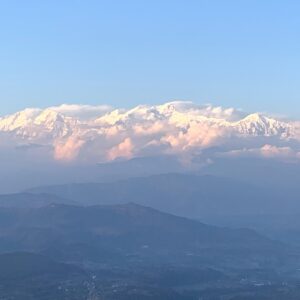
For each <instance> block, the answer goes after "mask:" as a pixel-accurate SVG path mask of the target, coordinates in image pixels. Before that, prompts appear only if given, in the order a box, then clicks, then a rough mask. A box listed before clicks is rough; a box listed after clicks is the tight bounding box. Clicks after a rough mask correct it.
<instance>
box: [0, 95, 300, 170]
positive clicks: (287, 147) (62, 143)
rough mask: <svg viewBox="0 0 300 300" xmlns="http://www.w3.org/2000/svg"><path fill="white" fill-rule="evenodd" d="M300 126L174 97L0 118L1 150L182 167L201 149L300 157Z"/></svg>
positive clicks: (216, 152) (214, 152) (66, 107)
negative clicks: (151, 160)
mask: <svg viewBox="0 0 300 300" xmlns="http://www.w3.org/2000/svg"><path fill="white" fill-rule="evenodd" d="M299 129H300V125H299V123H298V122H295V121H283V120H279V119H276V118H273V117H269V116H266V115H263V114H258V113H255V114H245V113H243V112H241V111H238V110H235V109H232V108H229V109H223V108H221V107H212V106H209V105H205V106H199V105H195V104H193V103H191V102H179V101H177V102H170V103H166V104H163V105H157V106H147V105H143V106H137V107H135V108H133V109H129V110H125V109H116V110H113V109H111V108H110V107H107V106H98V107H97V106H95V107H94V106H87V105H82V106H80V105H62V106H58V107H52V108H47V109H44V110H42V109H25V110H24V111H20V112H17V113H15V114H13V115H9V116H6V117H2V118H1V119H0V133H1V147H2V148H3V147H9V146H13V147H17V148H18V149H19V150H24V149H26V151H28V149H33V151H37V148H38V149H39V150H38V151H39V153H40V152H43V151H44V152H45V153H47V154H48V155H49V156H50V157H52V158H55V159H56V160H68V161H70V160H74V161H84V162H106V161H111V160H115V159H120V158H123V159H124V158H125V159H129V158H133V157H141V156H142V157H145V156H153V155H175V156H179V157H180V159H181V161H182V163H183V164H187V165H188V164H189V163H190V162H191V160H192V157H193V156H197V155H200V154H201V153H202V151H203V150H207V149H211V157H210V158H211V159H212V158H213V157H214V156H224V155H225V156H232V155H234V156H241V155H242V156H243V155H250V156H263V157H281V158H282V157H284V158H289V159H298V156H299V155H298V147H299V145H300V143H299V138H300V134H299V132H300V131H299ZM42 149H43V150H42Z"/></svg>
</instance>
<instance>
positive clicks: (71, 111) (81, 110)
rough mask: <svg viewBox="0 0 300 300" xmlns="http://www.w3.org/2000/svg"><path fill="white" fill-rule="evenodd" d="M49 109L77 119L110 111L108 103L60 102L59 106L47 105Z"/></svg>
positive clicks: (85, 118) (98, 115)
mask: <svg viewBox="0 0 300 300" xmlns="http://www.w3.org/2000/svg"><path fill="white" fill-rule="evenodd" d="M49 109H50V110H53V111H56V112H58V113H61V114H63V115H66V116H70V117H74V118H78V119H83V120H87V119H92V118H97V117H100V116H102V115H104V114H105V113H107V112H110V111H112V107H111V106H109V105H83V104H62V105H59V106H52V107H49Z"/></svg>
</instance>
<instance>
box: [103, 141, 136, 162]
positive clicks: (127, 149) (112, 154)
mask: <svg viewBox="0 0 300 300" xmlns="http://www.w3.org/2000/svg"><path fill="white" fill-rule="evenodd" d="M133 150H134V146H133V143H132V141H131V139H130V138H126V139H125V140H124V141H122V142H121V143H120V144H118V145H117V146H115V147H113V148H111V149H110V150H109V151H108V153H107V158H108V160H115V159H116V158H131V157H132V156H133Z"/></svg>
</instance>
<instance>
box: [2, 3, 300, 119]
mask: <svg viewBox="0 0 300 300" xmlns="http://www.w3.org/2000/svg"><path fill="white" fill-rule="evenodd" d="M299 16H300V1H298V0H294V1H292V0H285V1H283V0H281V1H279V0H263V1H262V0H236V1H231V0H226V1H224V0H220V1H216V0H207V1H202V0H195V1H192V0H181V1H178V0H147V1H146V0H136V1H131V0H126V1H125V0H119V1H116V0H115V1H114V0H106V1H101V0H97V1H92V0H77V1H76V0H70V1H68V0H59V1H57V0H44V1H40V0H36V1H33V0H26V1H21V0H0V41H1V44H0V99H1V106H0V114H2V115H3V114H6V113H10V112H13V111H16V110H19V109H21V108H24V107H28V106H39V107H46V106H50V105H55V104H60V103H86V104H103V103H106V104H111V105H113V106H122V107H130V106H134V105H136V104H140V103H149V104H152V103H153V104H154V103H162V102H166V101H170V100H174V99H182V100H192V101H194V102H196V103H207V102H210V103H212V104H216V105H223V106H234V107H237V108H243V109H245V110H248V111H269V112H274V113H278V114H284V115H290V116H294V117H300V17H299Z"/></svg>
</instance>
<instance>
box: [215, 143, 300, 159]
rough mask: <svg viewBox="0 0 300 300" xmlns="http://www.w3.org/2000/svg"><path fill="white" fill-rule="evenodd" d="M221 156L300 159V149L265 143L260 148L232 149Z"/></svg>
mask: <svg viewBox="0 0 300 300" xmlns="http://www.w3.org/2000/svg"><path fill="white" fill-rule="evenodd" d="M219 156H223V157H226V156H231V157H262V158H269V159H279V160H284V161H298V160H300V151H296V150H294V149H292V148H291V147H288V146H285V147H279V146H275V145H269V144H266V145H263V146H262V147H260V148H248V149H247V148H243V149H238V150H231V151H228V152H224V153H221V154H220V155H219Z"/></svg>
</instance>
